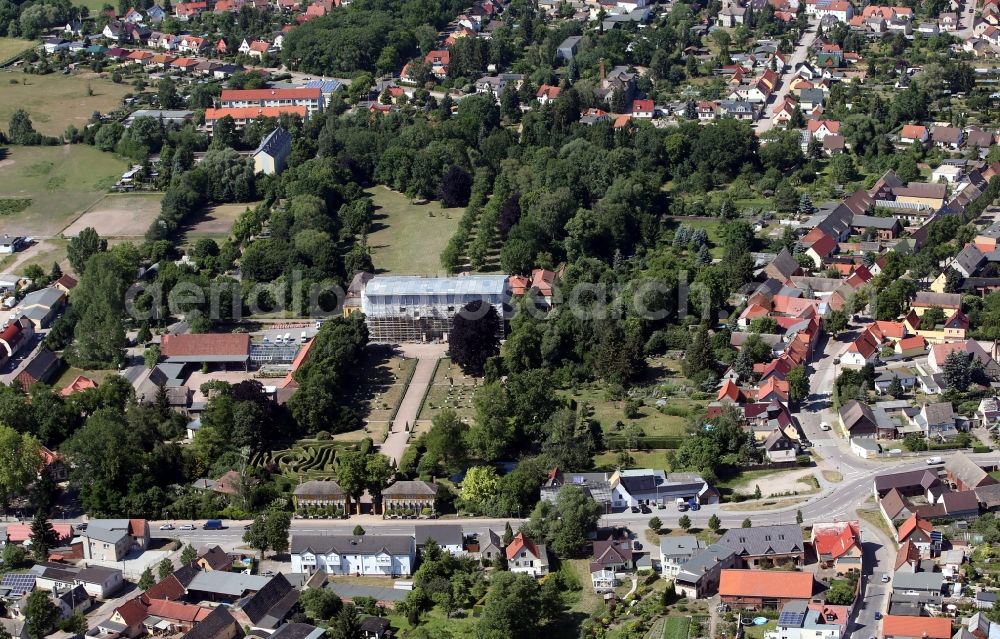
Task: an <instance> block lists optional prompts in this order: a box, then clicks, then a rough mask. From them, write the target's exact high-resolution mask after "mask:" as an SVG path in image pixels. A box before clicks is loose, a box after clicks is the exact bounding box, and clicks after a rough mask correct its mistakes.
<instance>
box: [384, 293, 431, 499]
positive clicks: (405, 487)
mask: <svg viewBox="0 0 1000 639" xmlns="http://www.w3.org/2000/svg"><path fill="white" fill-rule="evenodd" d="M375 279H377V278H375ZM375 279H373V280H372V281H373V282H374V281H375ZM369 285H370V284H369ZM409 495H420V496H426V497H434V496H435V495H437V488H435V487H434V485H433V484H430V483H428V482H425V481H419V480H418V481H397V482H395V483H394V484H393V485H391V486H389V487H388V488H386V489H385V490H383V491H382V496H383V497H385V496H389V497H397V496H409Z"/></svg>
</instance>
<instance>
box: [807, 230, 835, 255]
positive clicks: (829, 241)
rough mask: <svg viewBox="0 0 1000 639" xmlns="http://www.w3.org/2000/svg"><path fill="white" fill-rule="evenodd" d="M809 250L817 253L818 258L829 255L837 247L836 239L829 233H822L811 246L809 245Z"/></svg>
mask: <svg viewBox="0 0 1000 639" xmlns="http://www.w3.org/2000/svg"><path fill="white" fill-rule="evenodd" d="M809 249H810V250H811V251H813V252H814V253H816V255H819V256H820V258H824V257H827V256H829V255H830V254H831V253H833V252H834V251H835V250H836V249H837V240H836V238H833V237H831V236H829V235H826V234H825V233H824V234H823V237H821V238H819V239H818V240H816V241H815V242H813V244H812V246H810V247H809Z"/></svg>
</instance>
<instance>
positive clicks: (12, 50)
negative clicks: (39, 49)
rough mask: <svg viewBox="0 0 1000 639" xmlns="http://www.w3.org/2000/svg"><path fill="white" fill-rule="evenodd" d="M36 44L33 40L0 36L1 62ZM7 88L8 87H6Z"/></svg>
mask: <svg viewBox="0 0 1000 639" xmlns="http://www.w3.org/2000/svg"><path fill="white" fill-rule="evenodd" d="M33 46H35V43H34V42H32V41H31V40H22V39H21V38H0V62H3V61H4V60H7V59H8V58H12V57H14V56H15V55H17V54H18V53H21V52H22V51H26V50H27V49H30V48H31V47H33ZM4 88H6V87H4Z"/></svg>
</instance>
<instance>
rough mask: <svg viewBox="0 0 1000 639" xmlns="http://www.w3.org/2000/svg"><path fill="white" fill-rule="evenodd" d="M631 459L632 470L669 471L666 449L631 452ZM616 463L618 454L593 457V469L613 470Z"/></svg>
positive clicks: (604, 453)
mask: <svg viewBox="0 0 1000 639" xmlns="http://www.w3.org/2000/svg"><path fill="white" fill-rule="evenodd" d="M629 455H630V456H631V457H632V463H631V464H629V466H631V467H632V468H653V469H657V470H670V468H668V467H667V449H666V448H653V449H650V450H633V451H631V452H630V453H629ZM617 463H618V453H616V452H615V451H606V452H603V453H600V454H599V455H595V456H594V468H608V469H613V468H615V467H616V466H617Z"/></svg>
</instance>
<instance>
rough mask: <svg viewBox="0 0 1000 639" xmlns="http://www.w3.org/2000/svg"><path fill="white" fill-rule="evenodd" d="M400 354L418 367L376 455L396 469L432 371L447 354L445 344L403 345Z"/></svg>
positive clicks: (432, 375) (430, 380) (429, 382)
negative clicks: (414, 360) (413, 361)
mask: <svg viewBox="0 0 1000 639" xmlns="http://www.w3.org/2000/svg"><path fill="white" fill-rule="evenodd" d="M399 351H400V352H401V353H402V354H403V355H404V356H405V357H415V358H416V359H417V367H416V369H415V370H414V371H413V378H412V379H411V380H410V384H409V386H407V387H406V393H404V394H403V400H402V401H401V402H400V404H399V410H398V411H396V418H395V419H394V420H392V425H391V426H390V427H389V437H387V438H386V440H385V442H384V443H383V444H382V445H381V446H380V447H379V451H380V452H381V453H382V454H383V455H385V456H386V457H389V458H391V459H392V460H393V461H394V462H395V463H396V465H397V466H398V465H399V460H400V459H402V458H403V453H405V452H406V445H407V443H408V441H409V438H410V432H409V431H410V429H412V428H413V427H414V425H415V424H416V423H417V414H418V413H419V412H420V404H421V403H422V402H423V401H424V395H426V394H427V389H429V388H430V385H431V382H432V381H433V378H434V369H435V368H436V366H437V362H438V360H439V359H441V358H442V357H444V356H445V355H446V354H447V351H448V346H447V344H403V345H402V346H400V347H399Z"/></svg>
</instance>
